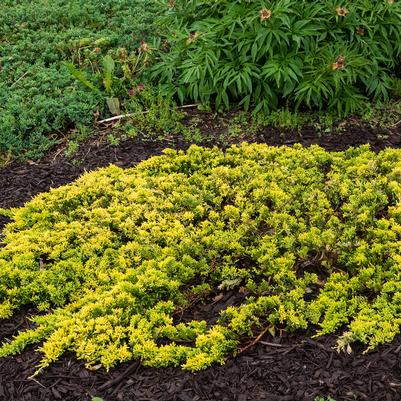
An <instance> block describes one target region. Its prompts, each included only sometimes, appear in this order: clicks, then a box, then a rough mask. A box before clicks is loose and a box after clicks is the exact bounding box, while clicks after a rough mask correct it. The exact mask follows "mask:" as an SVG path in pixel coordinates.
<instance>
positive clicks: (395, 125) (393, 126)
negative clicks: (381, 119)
mask: <svg viewBox="0 0 401 401" xmlns="http://www.w3.org/2000/svg"><path fill="white" fill-rule="evenodd" d="M399 124H401V120H400V121H398V122H396V123H395V124H393V125H392V126H391V127H390V128H395V127H397V125H399Z"/></svg>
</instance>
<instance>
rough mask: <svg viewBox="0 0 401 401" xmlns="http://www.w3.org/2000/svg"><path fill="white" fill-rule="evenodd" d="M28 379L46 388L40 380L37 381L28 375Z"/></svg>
mask: <svg viewBox="0 0 401 401" xmlns="http://www.w3.org/2000/svg"><path fill="white" fill-rule="evenodd" d="M28 379H30V380H33V381H34V382H35V383H36V384H39V386H42V387H43V388H47V387H46V386H44V385H43V384H42V383H41V382H39V381H38V380H36V379H34V378H33V377H32V376H31V377H29V378H28Z"/></svg>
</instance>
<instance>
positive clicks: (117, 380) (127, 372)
mask: <svg viewBox="0 0 401 401" xmlns="http://www.w3.org/2000/svg"><path fill="white" fill-rule="evenodd" d="M139 366H140V363H139V362H134V363H132V364H131V365H130V366H128V368H127V369H125V371H124V372H123V373H122V374H121V375H119V376H117V377H116V378H115V379H113V380H109V381H108V382H106V383H104V384H102V385H101V386H100V387H99V388H98V390H100V391H103V390H106V389H108V388H110V387H112V386H114V385H117V384H119V383H120V382H121V381H123V380H124V379H125V378H126V377H127V376H128V375H130V374H131V373H133V372H134V371H135V370H136V369H138V367H139Z"/></svg>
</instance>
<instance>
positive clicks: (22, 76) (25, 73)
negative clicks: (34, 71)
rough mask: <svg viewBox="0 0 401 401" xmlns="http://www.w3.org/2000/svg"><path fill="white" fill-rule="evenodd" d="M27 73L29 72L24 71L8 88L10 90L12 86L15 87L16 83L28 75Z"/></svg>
mask: <svg viewBox="0 0 401 401" xmlns="http://www.w3.org/2000/svg"><path fill="white" fill-rule="evenodd" d="M28 72H29V71H25V72H24V73H23V74H22V75H21V76H20V77H19V78H18V79H17V80H16V81H15V82H13V83H12V84H11V86H10V88H12V87H13V86H15V85H17V83H18V82H19V81H21V79H23V78H24V77H25V76H26V75H27V74H28Z"/></svg>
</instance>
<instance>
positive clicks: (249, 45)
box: [153, 0, 401, 115]
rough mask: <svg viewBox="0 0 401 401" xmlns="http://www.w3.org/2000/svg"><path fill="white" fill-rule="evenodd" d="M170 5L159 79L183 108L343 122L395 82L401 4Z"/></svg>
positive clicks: (203, 0) (232, 1) (363, 0)
mask: <svg viewBox="0 0 401 401" xmlns="http://www.w3.org/2000/svg"><path fill="white" fill-rule="evenodd" d="M165 8H166V9H167V10H168V11H167V12H166V13H165V14H164V15H163V17H162V18H161V20H160V23H161V24H163V25H164V26H166V27H168V28H169V33H168V34H167V35H166V36H165V44H166V43H167V44H168V46H165V48H167V51H165V52H164V53H163V54H162V55H161V57H160V61H159V62H158V63H157V64H156V65H155V67H154V71H153V76H154V77H155V78H157V79H159V80H161V81H162V82H163V83H164V89H165V92H166V93H170V94H175V95H176V96H177V97H179V98H180V100H181V101H182V102H185V101H187V100H189V99H191V100H201V101H202V102H211V103H215V104H216V107H217V108H218V109H219V108H229V106H230V103H232V102H240V104H241V105H243V106H244V107H245V108H246V109H247V108H249V107H250V106H253V107H255V109H256V111H258V110H265V111H267V110H271V109H274V108H276V107H277V106H278V105H280V104H283V103H284V104H285V103H289V104H291V105H292V106H295V107H299V106H301V105H306V106H307V107H308V108H318V109H322V108H328V109H330V110H332V111H333V112H335V113H336V114H339V115H346V114H349V113H352V112H355V111H358V110H361V109H362V108H363V107H364V105H365V103H366V101H367V100H368V99H374V100H376V101H377V100H387V99H388V98H389V94H390V92H391V90H392V88H393V87H394V85H395V80H394V75H395V73H396V71H397V70H399V67H400V59H399V56H400V54H401V30H400V26H401V3H400V2H399V1H392V0H390V1H389V0H382V1H371V0H359V1H353V2H351V1H343V2H338V1H333V0H319V1H305V0H303V1H299V0H279V1H264V0H262V1H260V0H257V1H251V0H226V1H210V0H190V1H187V0H176V1H175V0H174V1H172V0H170V1H168V2H167V1H166V2H165Z"/></svg>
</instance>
